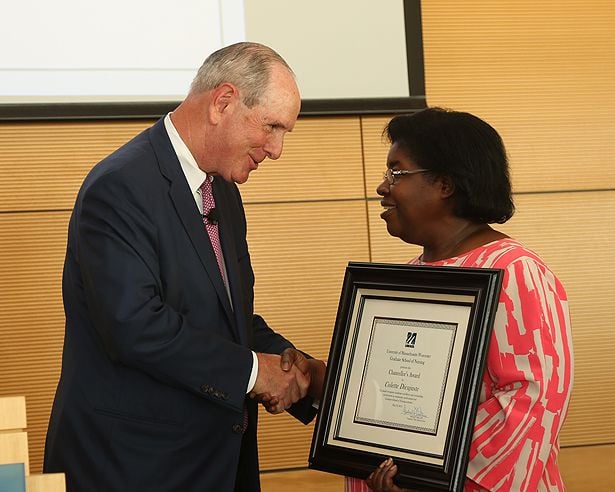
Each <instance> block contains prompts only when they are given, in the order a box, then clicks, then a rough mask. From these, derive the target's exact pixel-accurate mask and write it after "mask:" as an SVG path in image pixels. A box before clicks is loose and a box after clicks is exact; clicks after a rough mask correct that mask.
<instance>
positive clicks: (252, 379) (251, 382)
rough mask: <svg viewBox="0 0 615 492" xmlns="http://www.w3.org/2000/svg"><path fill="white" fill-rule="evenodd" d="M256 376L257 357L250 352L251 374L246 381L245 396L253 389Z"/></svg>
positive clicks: (254, 353)
mask: <svg viewBox="0 0 615 492" xmlns="http://www.w3.org/2000/svg"><path fill="white" fill-rule="evenodd" d="M256 376H258V357H256V352H252V372H251V373H250V379H249V380H248V389H247V390H246V395H247V394H248V393H249V392H250V391H252V389H253V388H254V385H255V384H256Z"/></svg>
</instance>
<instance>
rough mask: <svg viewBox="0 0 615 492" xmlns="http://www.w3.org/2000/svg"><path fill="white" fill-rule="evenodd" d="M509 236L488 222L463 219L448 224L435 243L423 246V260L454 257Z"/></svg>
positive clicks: (431, 260) (429, 260) (432, 260)
mask: <svg viewBox="0 0 615 492" xmlns="http://www.w3.org/2000/svg"><path fill="white" fill-rule="evenodd" d="M505 237H507V236H506V235H505V234H502V233H501V232H498V231H496V230H494V229H492V228H491V227H490V226H489V225H488V224H482V223H481V224H477V223H475V222H468V221H463V222H460V223H457V224H453V225H452V227H451V224H448V225H447V228H446V233H445V234H442V235H440V236H439V239H438V240H436V241H434V242H433V244H430V245H425V246H424V247H423V257H422V259H423V261H426V262H430V263H432V262H434V261H440V260H444V259H446V258H454V257H456V256H460V255H462V254H464V253H467V252H468V251H471V250H473V249H474V248H478V247H479V246H483V245H485V244H487V243H490V242H492V241H495V240H497V239H502V238H505Z"/></svg>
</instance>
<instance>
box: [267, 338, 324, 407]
mask: <svg viewBox="0 0 615 492" xmlns="http://www.w3.org/2000/svg"><path fill="white" fill-rule="evenodd" d="M280 367H281V368H282V370H283V371H290V370H291V369H293V368H296V369H299V370H300V371H301V372H302V373H303V374H304V375H305V376H306V377H307V378H308V381H309V386H308V387H307V388H306V391H307V394H309V395H310V396H311V397H312V398H314V399H316V400H320V399H321V398H322V390H323V385H324V380H325V371H326V366H325V363H324V362H323V361H321V360H317V359H308V358H307V357H305V355H303V354H302V353H301V352H299V351H298V350H297V349H294V348H287V349H286V350H284V352H282V354H281V357H280ZM258 400H259V402H260V403H262V404H263V406H264V407H265V410H267V411H268V412H269V413H279V408H280V402H279V400H278V399H277V398H275V397H273V396H272V395H270V394H260V395H258Z"/></svg>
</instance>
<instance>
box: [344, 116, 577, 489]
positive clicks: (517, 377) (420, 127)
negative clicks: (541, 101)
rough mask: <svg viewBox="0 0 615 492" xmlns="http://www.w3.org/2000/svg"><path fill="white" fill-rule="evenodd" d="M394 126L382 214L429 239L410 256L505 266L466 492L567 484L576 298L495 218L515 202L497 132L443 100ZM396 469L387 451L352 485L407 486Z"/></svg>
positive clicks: (415, 236)
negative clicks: (562, 468) (565, 442)
mask: <svg viewBox="0 0 615 492" xmlns="http://www.w3.org/2000/svg"><path fill="white" fill-rule="evenodd" d="M386 135H387V136H388V138H389V141H390V142H391V147H390V150H389V154H388V158H387V171H386V174H385V179H384V180H383V181H382V183H381V184H380V185H379V186H378V188H377V192H378V194H379V195H381V196H382V206H383V207H384V212H382V214H381V217H382V219H383V220H384V221H385V222H386V225H387V230H388V232H389V234H391V235H392V236H396V237H399V238H400V239H402V240H403V241H405V242H407V243H411V244H417V245H420V246H422V247H423V254H422V255H420V256H419V257H418V258H415V259H414V260H412V261H410V263H411V264H415V265H447V266H460V267H484V268H501V269H503V270H504V281H503V286H502V291H501V295H500V300H499V306H498V310H497V314H496V320H495V324H494V331H493V335H492V337H491V342H490V346H489V351H488V355H487V367H486V370H485V373H484V377H483V384H482V391H481V395H480V400H479V406H478V413H477V416H476V422H475V426H474V434H473V437H472V443H471V447H470V461H469V466H468V471H467V479H466V484H465V490H466V491H482V490H487V491H531V492H535V491H560V490H564V485H563V482H562V477H561V475H560V472H559V469H558V466H557V454H558V450H559V445H558V434H559V432H560V429H561V427H562V424H563V423H564V419H565V417H566V413H567V410H568V403H569V401H570V392H571V388H572V339H571V329H570V318H569V312H568V301H567V297H566V292H565V291H564V288H563V286H562V284H561V283H560V281H559V280H558V279H557V277H556V276H555V274H554V273H553V272H552V271H551V270H550V269H549V267H548V266H547V265H545V263H544V262H543V261H542V260H541V259H540V258H539V257H538V256H537V255H536V254H535V253H533V252H532V251H530V250H528V249H527V248H525V247H524V246H523V245H522V244H520V243H519V242H518V241H515V240H514V239H511V238H510V237H508V236H506V235H505V234H503V233H501V232H498V231H496V230H495V229H493V228H492V227H491V226H490V225H489V224H493V223H500V224H501V223H504V222H506V221H507V220H508V219H509V218H510V217H511V216H512V214H513V212H514V205H513V202H512V194H511V186H510V179H509V173H508V162H507V158H506V151H505V149H504V145H503V143H502V140H501V138H500V136H499V135H498V133H497V132H496V131H495V130H494V129H493V128H492V127H491V126H490V125H488V124H487V123H485V122H484V121H482V120H481V119H479V118H477V117H475V116H473V115H471V114H468V113H462V112H455V111H447V110H443V109H440V108H430V109H426V110H424V111H420V112H418V113H416V114H414V115H410V116H397V117H395V118H393V119H392V120H391V122H390V123H389V125H388V127H387V129H386ZM396 472H397V467H396V465H395V463H394V462H393V460H391V459H387V460H385V461H384V462H383V463H381V465H380V466H379V467H378V468H377V469H376V470H374V472H373V473H371V475H370V476H369V477H368V479H367V481H366V482H364V481H362V480H358V479H354V478H346V492H359V491H368V490H370V489H371V490H374V491H376V492H381V491H386V492H401V491H402V490H403V489H400V488H399V487H397V486H396V485H395V484H394V482H393V479H394V476H395V474H396ZM368 487H369V488H368Z"/></svg>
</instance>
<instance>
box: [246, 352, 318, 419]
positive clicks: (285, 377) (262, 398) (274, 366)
mask: <svg viewBox="0 0 615 492" xmlns="http://www.w3.org/2000/svg"><path fill="white" fill-rule="evenodd" d="M256 357H257V358H258V375H257V376H256V383H255V384H254V388H252V391H251V392H250V398H255V399H256V400H258V401H259V402H260V403H262V404H263V406H264V407H265V409H266V410H267V411H268V412H269V413H282V412H283V411H284V410H286V409H288V408H289V407H290V406H291V405H292V404H293V403H296V402H297V401H299V400H300V399H301V398H303V397H305V396H306V395H309V396H311V397H312V398H314V399H317V400H319V399H320V398H321V396H322V389H323V384H324V379H325V367H326V366H325V363H324V362H323V361H321V360H317V359H308V358H307V357H305V355H303V354H302V353H301V352H299V351H298V350H297V349H294V348H287V349H286V350H284V352H282V354H281V355H277V354H264V353H257V354H256Z"/></svg>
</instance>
